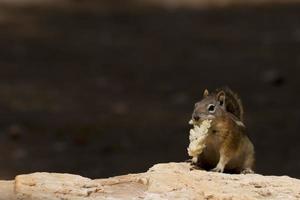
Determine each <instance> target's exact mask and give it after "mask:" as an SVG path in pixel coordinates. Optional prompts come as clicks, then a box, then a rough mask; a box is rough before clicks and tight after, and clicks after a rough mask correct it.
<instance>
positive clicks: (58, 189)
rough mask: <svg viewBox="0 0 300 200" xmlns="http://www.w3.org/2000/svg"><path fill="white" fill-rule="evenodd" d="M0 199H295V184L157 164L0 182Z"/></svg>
mask: <svg viewBox="0 0 300 200" xmlns="http://www.w3.org/2000/svg"><path fill="white" fill-rule="evenodd" d="M0 199H1V200H2V199H3V200H8V199H19V200H23V199H29V200H33V199H34V200H42V199H43V200H44V199H45V200H50V199H51V200H52V199H54V200H56V199H57V200H58V199H59V200H69V199H70V200H71V199H72V200H73V199H74V200H79V199H82V200H96V199H97V200H98V199H99V200H102V199H107V200H118V199H126V200H127V199H128V200H130V199H132V200H138V199H146V200H150V199H158V200H165V199H195V200H243V199H247V200H248V199H249V200H250V199H275V200H276V199H278V200H279V199H280V200H283V199H284V200H289V199H300V180H298V179H294V178H290V177H288V176H263V175H259V174H247V175H232V174H221V173H215V172H207V171H203V170H190V165H189V164H188V163H166V164H157V165H154V166H153V167H152V168H150V169H149V170H148V171H147V172H145V173H140V174H129V175H124V176H117V177H112V178H108V179H96V180H91V179H89V178H84V177H81V176H78V175H71V174H58V173H33V174H27V175H19V176H17V177H16V178H15V180H14V181H0Z"/></svg>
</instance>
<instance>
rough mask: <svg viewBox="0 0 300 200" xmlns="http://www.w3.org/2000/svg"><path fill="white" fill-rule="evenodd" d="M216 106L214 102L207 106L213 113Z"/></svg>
mask: <svg viewBox="0 0 300 200" xmlns="http://www.w3.org/2000/svg"><path fill="white" fill-rule="evenodd" d="M215 108H216V106H215V105H213V104H209V105H208V107H207V110H208V111H209V112H211V113H213V112H215Z"/></svg>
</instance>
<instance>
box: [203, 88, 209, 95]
mask: <svg viewBox="0 0 300 200" xmlns="http://www.w3.org/2000/svg"><path fill="white" fill-rule="evenodd" d="M208 95H209V92H208V90H207V89H205V90H204V92H203V97H207V96H208Z"/></svg>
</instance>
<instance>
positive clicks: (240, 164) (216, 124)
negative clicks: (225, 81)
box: [192, 87, 255, 174]
mask: <svg viewBox="0 0 300 200" xmlns="http://www.w3.org/2000/svg"><path fill="white" fill-rule="evenodd" d="M207 119H210V120H212V122H211V127H210V128H209V132H208V137H207V139H206V141H205V145H206V147H205V149H204V150H203V152H202V153H201V154H200V155H199V156H198V160H197V163H193V164H195V165H196V166H197V167H200V168H203V169H207V170H211V171H214V172H221V173H222V172H223V171H224V170H225V171H227V172H231V173H243V174H246V173H254V171H253V167H254V162H255V156H254V146H253V144H252V142H251V141H250V139H249V138H248V136H247V135H246V132H245V131H246V127H245V125H244V109H243V105H242V101H241V99H240V98H239V96H238V95H237V94H236V93H234V92H233V91H232V90H231V89H229V88H228V87H223V88H218V89H216V90H215V91H214V92H212V93H209V92H208V90H207V89H206V90H205V91H204V94H203V99H202V100H201V101H199V102H197V103H196V104H195V108H194V111H193V114H192V120H193V121H194V122H197V123H198V122H201V121H203V120H207Z"/></svg>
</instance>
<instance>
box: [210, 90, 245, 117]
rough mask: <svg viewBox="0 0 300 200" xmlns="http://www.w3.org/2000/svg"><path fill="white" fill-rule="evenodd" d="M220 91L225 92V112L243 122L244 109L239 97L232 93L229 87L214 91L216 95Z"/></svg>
mask: <svg viewBox="0 0 300 200" xmlns="http://www.w3.org/2000/svg"><path fill="white" fill-rule="evenodd" d="M220 91H223V92H225V95H226V100H225V104H226V110H227V112H230V113H232V114H233V115H234V116H236V117H237V118H238V119H239V120H241V121H242V122H244V108H243V104H242V100H241V99H240V97H239V96H238V95H237V94H236V93H235V92H233V91H232V90H231V89H230V88H229V87H222V88H218V89H216V93H218V92H220Z"/></svg>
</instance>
